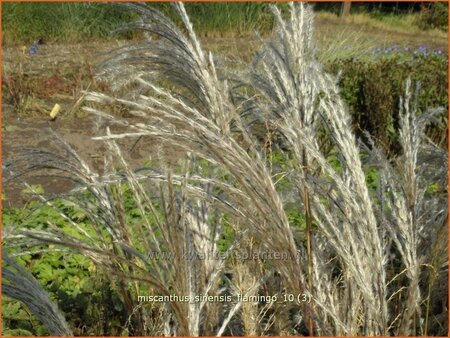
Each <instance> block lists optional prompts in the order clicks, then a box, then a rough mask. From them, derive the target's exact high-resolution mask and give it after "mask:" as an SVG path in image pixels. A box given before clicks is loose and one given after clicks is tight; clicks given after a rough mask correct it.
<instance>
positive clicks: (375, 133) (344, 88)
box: [326, 50, 448, 152]
mask: <svg viewBox="0 0 450 338" xmlns="http://www.w3.org/2000/svg"><path fill="white" fill-rule="evenodd" d="M326 68H327V70H328V71H330V72H332V73H334V74H337V73H339V72H340V73H341V74H340V81H339V85H340V88H341V94H342V97H343V99H344V100H345V102H346V103H347V105H348V107H349V109H350V112H351V115H352V116H353V123H354V127H355V130H356V132H357V133H358V134H359V136H360V137H361V136H363V132H364V131H367V132H369V133H370V134H371V135H372V137H373V139H374V140H375V142H376V143H377V144H378V145H380V146H382V147H383V148H384V149H386V150H388V149H389V150H390V151H393V152H396V151H397V150H398V142H397V139H398V135H397V133H396V132H395V130H397V129H398V127H399V124H398V121H399V109H400V97H401V96H402V95H403V88H405V83H406V79H407V77H410V78H411V80H412V81H413V83H417V84H418V85H420V92H419V94H418V98H417V99H418V107H419V110H420V111H424V110H425V109H427V108H432V107H448V94H447V88H448V78H447V58H446V57H444V56H443V55H437V54H429V55H427V54H425V53H422V52H421V51H419V50H418V51H416V52H415V53H414V52H413V53H411V52H409V53H397V54H392V55H388V56H386V57H382V58H377V59H375V60H356V59H353V58H350V59H349V58H348V59H343V60H336V61H333V62H331V63H329V64H328V65H327V66H326ZM428 133H429V136H431V137H432V138H433V140H434V141H435V142H437V143H439V144H440V145H442V146H444V145H445V144H446V134H447V120H446V119H445V121H436V122H434V123H432V124H431V126H430V127H429V129H428Z"/></svg>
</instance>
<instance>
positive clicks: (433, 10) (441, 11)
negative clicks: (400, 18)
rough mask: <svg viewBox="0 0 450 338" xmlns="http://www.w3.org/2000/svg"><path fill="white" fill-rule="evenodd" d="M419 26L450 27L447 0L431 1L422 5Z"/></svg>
mask: <svg viewBox="0 0 450 338" xmlns="http://www.w3.org/2000/svg"><path fill="white" fill-rule="evenodd" d="M416 24H417V26H419V27H420V28H421V29H433V28H438V29H441V30H444V31H445V30H447V28H448V4H447V2H431V3H427V4H424V5H422V9H421V11H420V15H419V16H418V17H417V22H416Z"/></svg>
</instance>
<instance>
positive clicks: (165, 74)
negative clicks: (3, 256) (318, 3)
mask: <svg viewBox="0 0 450 338" xmlns="http://www.w3.org/2000/svg"><path fill="white" fill-rule="evenodd" d="M125 6H126V7H128V8H131V9H133V10H136V11H138V12H139V13H141V15H142V20H140V21H138V22H136V23H133V24H130V25H128V26H127V27H126V29H142V30H144V31H145V32H147V33H150V34H149V36H152V38H151V39H149V40H147V41H145V42H142V43H141V44H138V45H134V46H129V47H125V48H122V49H119V50H116V51H114V52H112V53H111V58H110V59H108V60H107V61H105V63H104V65H103V66H104V67H105V68H104V69H105V74H107V75H108V76H110V78H111V79H113V80H114V81H115V83H116V84H117V89H118V91H117V94H116V96H114V97H113V96H108V95H105V94H103V93H96V92H90V93H87V96H86V100H87V101H88V103H89V105H88V106H86V107H85V110H86V111H88V112H89V113H91V114H94V115H96V116H98V118H99V119H101V120H102V123H103V124H106V127H104V128H101V129H98V130H97V132H96V135H95V136H94V139H95V140H98V141H99V142H104V143H105V144H106V146H107V149H108V150H107V152H106V156H105V170H104V172H103V173H102V174H101V175H99V174H98V173H96V172H93V171H92V170H91V169H90V168H89V166H88V165H87V164H86V163H85V162H84V161H83V160H82V159H81V158H80V157H79V156H78V155H77V154H76V152H75V151H74V150H73V149H72V148H70V146H69V145H68V144H67V143H65V142H64V141H63V140H60V141H59V144H60V145H61V146H62V147H63V148H64V149H65V153H61V152H59V153H56V152H51V151H47V150H27V151H25V152H23V155H21V156H19V157H18V158H17V161H16V162H15V163H14V166H13V167H12V168H10V167H9V166H7V167H6V169H8V170H9V169H11V171H12V172H13V174H12V176H14V177H21V176H22V175H24V174H25V173H28V172H30V171H34V170H48V169H52V170H56V171H58V175H63V176H65V177H66V178H70V179H72V180H73V181H75V182H76V183H78V185H79V187H80V188H79V189H78V190H76V191H74V192H73V193H72V194H71V195H69V196H67V197H66V198H67V199H68V200H70V201H72V203H74V205H76V206H77V207H79V208H81V209H82V210H84V212H85V213H86V215H87V216H88V217H89V219H90V225H89V229H85V228H83V227H81V226H80V225H79V224H77V223H76V222H75V221H73V220H72V219H70V217H67V215H65V214H64V212H63V211H61V215H63V216H64V217H66V219H67V221H68V222H70V223H71V224H73V226H74V229H77V230H78V234H77V235H73V234H68V233H62V232H61V231H59V229H56V228H52V226H51V224H49V228H48V229H47V230H46V231H35V230H27V231H25V230H17V231H19V232H20V233H21V234H24V235H26V236H28V237H31V238H33V239H36V240H39V241H40V242H43V243H52V244H57V245H60V246H64V247H69V248H72V249H73V250H75V251H77V252H82V253H84V254H85V255H86V256H88V257H90V258H91V259H92V260H93V261H94V262H96V263H97V264H98V266H99V267H100V268H101V269H103V270H105V271H110V272H112V273H111V274H110V276H111V277H110V278H111V280H112V281H113V280H114V281H117V280H119V281H120V283H116V285H119V289H120V292H121V295H122V298H123V302H124V303H125V304H127V310H128V312H129V313H130V318H131V319H130V321H129V332H130V334H137V335H143V334H149V333H152V334H167V335H169V334H170V335H172V334H177V335H212V334H215V335H219V336H220V335H222V334H227V335H232V334H236V333H238V334H247V335H263V334H267V333H271V334H272V333H273V334H276V335H281V334H282V335H288V334H295V335H298V334H310V335H313V334H314V335H350V336H358V335H373V336H374V335H426V334H429V333H431V331H432V330H435V329H434V327H436V325H437V324H436V320H435V318H436V316H435V314H434V313H433V311H434V310H433V309H434V308H435V306H434V300H435V299H436V297H435V296H433V295H436V294H442V292H444V293H445V292H446V290H447V289H446V287H445V286H444V287H442V286H440V285H438V284H439V283H438V282H437V281H438V280H440V276H442V275H445V273H446V269H447V267H448V262H447V260H442V259H439V257H442V252H445V250H446V243H443V242H442V238H440V237H439V236H438V234H439V233H442V231H443V230H442V229H443V228H444V227H445V226H446V219H447V212H448V209H447V202H446V201H447V191H446V190H445V188H444V187H446V184H447V182H446V175H445V174H444V173H446V172H447V157H446V152H445V151H443V150H441V149H439V148H438V147H437V146H435V145H434V144H433V143H432V142H431V141H430V140H429V139H427V138H426V137H425V135H424V128H425V127H426V125H427V123H428V122H429V121H430V119H432V118H433V117H434V116H436V115H437V114H440V113H442V110H439V109H436V110H430V111H428V112H423V113H422V112H418V111H417V108H416V107H417V105H416V104H415V99H414V95H413V94H414V91H413V90H412V89H411V84H410V83H408V85H407V87H406V90H405V97H404V99H403V101H402V102H401V119H400V122H401V123H400V130H399V140H400V144H401V146H402V152H401V154H399V155H397V156H396V157H387V156H386V155H384V153H383V152H382V151H381V150H379V149H377V147H376V146H375V145H374V144H366V145H365V144H362V143H361V142H360V141H359V140H357V138H356V136H355V133H354V132H353V130H352V128H351V121H350V115H349V113H348V110H347V107H346V106H345V104H344V102H343V100H342V99H341V97H340V93H339V88H338V87H337V85H336V79H334V78H333V77H332V76H331V75H329V74H327V73H326V72H325V71H324V70H323V69H322V66H321V64H320V63H319V62H318V61H317V58H316V54H315V50H316V49H315V46H314V41H315V40H314V35H313V13H312V10H311V8H310V7H309V6H308V5H305V4H302V3H296V4H290V17H289V20H285V19H284V18H283V17H282V15H281V13H280V11H279V10H278V9H277V7H272V12H273V14H274V17H275V21H276V24H277V25H276V30H275V32H274V35H273V38H272V39H271V40H270V41H268V42H267V43H265V46H264V48H263V49H262V50H261V52H260V53H258V54H257V55H256V57H255V60H254V61H253V62H252V63H251V64H250V65H248V67H247V68H246V70H244V71H243V72H237V71H233V70H230V69H227V68H225V67H218V65H219V64H220V63H219V61H218V60H217V58H216V57H214V56H213V55H212V54H210V53H207V52H205V51H204V50H203V49H202V47H201V43H200V41H199V40H198V38H197V36H196V34H195V32H194V30H193V27H192V24H191V22H190V20H189V18H188V16H187V14H186V12H185V9H184V6H183V4H182V3H176V4H174V7H175V9H176V11H177V12H178V14H179V15H180V18H181V21H182V23H183V27H182V28H181V29H180V28H178V27H177V26H176V25H175V24H173V23H172V22H171V21H170V20H169V19H167V18H166V17H165V16H164V15H163V14H161V13H160V12H159V11H157V10H155V9H152V8H149V7H147V6H145V5H142V4H126V5H125ZM122 85H123V86H122ZM120 88H122V90H123V89H126V93H125V94H123V93H121V92H120ZM116 103H118V104H120V105H123V106H126V107H128V109H129V112H130V114H132V115H134V116H136V118H135V119H132V120H129V119H125V118H118V117H114V116H112V115H111V114H109V113H108V111H106V110H105V108H106V107H108V106H111V104H116ZM254 123H263V124H264V125H266V126H267V127H268V130H269V129H270V130H274V131H276V133H278V135H279V137H278V138H277V140H270V139H269V140H268V141H269V142H266V141H267V139H266V140H265V141H264V142H261V141H260V140H261V139H260V137H258V135H255V133H254V128H253V127H252V126H253V124H254ZM118 127H120V129H119V128H118ZM140 137H148V138H152V139H153V140H157V141H158V143H160V144H165V145H166V147H167V146H169V147H173V148H176V149H178V150H179V149H181V150H182V153H183V154H185V155H184V156H183V158H180V160H179V161H178V165H175V166H169V165H167V163H163V162H156V163H154V164H152V166H151V167H150V166H148V167H145V168H141V169H139V170H133V169H132V168H130V166H129V164H128V163H127V161H126V160H125V159H124V156H123V152H124V150H123V149H121V147H120V140H121V139H124V138H133V139H136V138H140ZM367 139H368V140H370V136H367ZM277 143H278V144H277ZM267 145H269V146H267ZM173 148H172V149H173ZM275 148H276V151H278V152H280V153H281V154H283V156H285V157H286V158H288V159H289V161H286V165H285V166H284V167H283V168H282V171H281V172H280V171H279V170H278V171H277V172H275V171H274V168H273V166H272V163H270V158H271V156H270V154H271V152H272V151H273V150H274V149H275ZM169 149H170V148H169ZM268 153H269V156H267V155H268ZM331 154H333V156H334V157H335V160H334V161H333V162H331V161H330V156H331ZM374 172H375V173H376V180H375V183H376V184H375V186H376V187H375V188H374V187H373V184H372V185H371V184H370V182H369V181H368V174H369V173H374ZM281 180H283V181H284V182H285V184H286V182H288V185H289V186H290V187H291V189H292V191H293V192H294V194H295V195H298V198H296V203H295V208H296V210H295V211H296V212H297V213H298V214H300V215H302V216H303V220H304V221H303V223H302V224H301V225H300V226H301V229H296V228H295V226H294V225H293V224H291V223H290V222H289V217H288V211H287V207H286V202H285V200H284V198H283V196H282V194H281V191H280V188H279V182H280V181H281ZM372 183H373V182H372ZM431 187H434V188H433V189H432V188H431ZM436 187H438V188H436ZM83 190H86V191H88V192H89V193H88V194H83ZM124 191H127V192H128V193H129V194H130V195H131V200H132V203H133V205H135V207H136V209H137V210H138V213H139V217H138V221H135V220H134V221H130V219H129V217H127V214H126V212H125V209H124V198H125V196H124ZM42 198H43V197H42ZM43 202H44V203H47V204H48V205H52V202H51V200H46V199H45V198H43ZM296 227H297V228H298V225H296ZM226 229H233V236H232V237H231V238H228V241H229V242H228V243H227V245H226V248H225V249H223V248H222V249H220V248H219V246H220V240H221V239H222V238H223V236H224V235H225V232H226V231H225V230H226ZM298 230H301V231H298ZM220 250H222V251H220ZM255 251H256V252H276V253H277V254H278V257H282V258H281V259H276V260H275V259H263V258H259V259H256V260H239V259H238V260H236V259H235V257H234V256H233V254H234V253H236V252H255ZM150 252H152V253H153V252H155V253H157V256H158V257H160V258H161V257H164V255H166V257H168V256H170V257H172V258H173V259H170V260H168V259H157V258H155V257H149V256H148V255H149V253H150ZM218 253H222V255H218ZM186 257H188V259H187V258H186ZM142 290H146V292H147V293H148V294H149V295H152V294H156V295H166V296H169V295H171V294H176V295H189V296H196V295H210V296H221V295H222V296H225V295H230V296H236V295H237V294H243V295H247V296H255V295H277V296H278V297H279V299H283V297H284V296H283V295H287V294H292V295H296V299H297V296H298V295H300V296H301V297H298V299H301V300H308V299H310V301H300V302H295V301H294V302H288V303H287V304H280V303H273V304H263V303H261V302H260V303H256V304H255V303H253V304H249V303H244V302H242V301H237V300H236V297H234V298H233V297H232V299H233V301H231V302H208V301H206V300H204V301H203V300H202V301H198V302H164V303H163V304H161V307H162V313H163V315H162V316H161V319H160V324H161V325H154V324H151V325H150V324H148V323H150V320H149V316H150V314H149V313H148V310H147V309H148V307H147V306H146V304H141V303H138V302H137V301H136V297H137V295H139V294H140V293H141V292H142ZM444 318H446V317H444ZM152 320H153V319H152ZM151 322H152V323H154V320H153V321H151ZM432 322H433V324H431V323H432ZM439 325H442V327H444V326H445V325H447V324H446V322H445V320H444V321H443V320H441V321H440V322H439ZM150 326H151V327H150ZM155 327H157V328H158V330H159V331H156V330H155ZM432 327H433V329H432ZM440 332H443V331H439V330H435V331H433V334H439V333H440Z"/></svg>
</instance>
